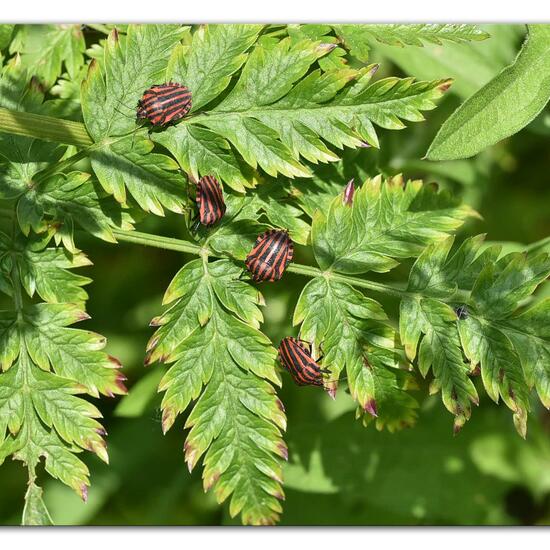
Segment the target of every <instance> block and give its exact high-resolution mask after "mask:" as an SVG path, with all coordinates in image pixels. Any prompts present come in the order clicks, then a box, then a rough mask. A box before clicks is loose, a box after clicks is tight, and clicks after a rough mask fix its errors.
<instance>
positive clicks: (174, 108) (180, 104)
mask: <svg viewBox="0 0 550 550" xmlns="http://www.w3.org/2000/svg"><path fill="white" fill-rule="evenodd" d="M155 108H158V109H162V111H163V112H164V113H165V114H166V115H167V116H168V115H171V114H172V113H177V112H178V111H184V112H186V110H187V111H188V110H189V109H190V108H191V101H189V100H182V99H180V98H176V99H172V100H171V101H165V102H164V101H162V102H161V101H159V102H158V103H157V104H156V105H155Z"/></svg>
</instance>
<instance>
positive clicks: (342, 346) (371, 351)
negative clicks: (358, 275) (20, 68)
mask: <svg viewBox="0 0 550 550" xmlns="http://www.w3.org/2000/svg"><path fill="white" fill-rule="evenodd" d="M386 319H387V317H386V314H385V313H384V311H383V310H382V307H381V306H380V304H379V303H378V302H375V301H374V300H372V299H370V298H367V297H365V296H364V295H363V294H361V292H359V291H358V290H355V289H354V288H352V287H351V286H350V285H348V284H345V283H339V282H336V281H332V280H331V279H330V278H328V279H325V278H321V277H317V278H315V279H313V280H312V281H310V282H309V283H308V284H307V285H306V286H305V288H304V290H303V291H302V294H301V295H300V299H299V300H298V303H297V305H296V309H295V311H294V321H293V322H294V324H295V325H296V324H300V323H301V324H302V326H301V327H300V337H301V338H302V339H304V340H306V341H307V342H311V343H312V344H314V349H317V350H321V351H322V354H323V359H322V364H323V366H324V367H325V368H328V369H329V370H330V372H331V376H330V381H329V382H326V386H327V388H330V387H333V386H334V382H335V381H336V380H338V378H339V377H340V373H341V372H343V371H345V373H346V375H347V380H348V384H349V389H350V393H351V396H352V397H353V399H355V400H356V401H358V402H359V405H360V406H361V407H362V408H363V409H364V410H365V411H368V412H369V413H370V414H371V415H373V416H375V415H377V414H378V415H380V417H379V420H377V426H378V427H380V428H381V427H383V426H384V425H385V424H388V425H389V426H390V427H391V429H396V428H397V427H404V426H405V425H410V424H411V423H413V422H414V418H415V413H414V409H415V408H416V402H415V400H414V399H412V398H411V397H410V396H408V395H403V396H402V395H401V394H402V387H400V386H399V384H398V380H397V378H396V376H397V375H395V374H394V373H393V372H392V370H393V369H395V368H398V367H399V365H400V363H401V357H400V353H399V350H398V348H397V343H396V335H395V332H394V331H393V329H392V328H391V327H390V326H389V325H388V324H387V323H386V322H385V321H386ZM388 394H392V395H393V396H394V397H395V399H396V401H400V403H401V404H402V405H404V406H403V408H402V409H401V410H400V411H399V414H398V415H397V418H396V414H395V412H396V409H395V408H394V409H393V410H392V409H391V406H390V405H389V404H388V401H387V400H388ZM379 400H380V405H381V406H380V408H379V407H378V401H379Z"/></svg>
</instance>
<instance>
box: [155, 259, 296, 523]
mask: <svg viewBox="0 0 550 550" xmlns="http://www.w3.org/2000/svg"><path fill="white" fill-rule="evenodd" d="M240 274H241V269H240V268H238V267H236V266H235V265H233V264H232V263H231V262H230V261H227V260H220V261H217V262H214V263H211V264H210V263H206V262H205V261H204V260H202V259H199V260H195V261H193V262H190V263H189V264H187V265H185V266H184V267H183V268H182V269H181V271H180V272H179V273H178V274H177V275H176V277H175V278H174V280H173V281H172V283H171V284H170V286H169V287H168V289H167V291H166V295H165V299H164V301H165V303H172V305H171V307H170V308H169V309H168V310H167V311H166V312H165V313H164V314H163V315H162V316H160V317H158V318H156V319H154V320H153V321H152V324H153V325H154V326H160V328H159V329H158V330H157V331H156V332H155V334H154V335H153V337H152V338H151V340H150V342H149V345H148V348H147V349H148V352H147V359H146V363H149V362H152V361H155V360H157V359H159V360H161V361H163V362H167V363H172V364H171V366H170V368H169V370H168V372H167V373H166V374H165V375H164V377H163V378H162V380H161V382H160V386H159V390H160V391H163V392H165V394H164V397H163V401H162V410H163V418H162V425H163V430H164V431H165V432H166V431H167V430H168V429H169V428H170V427H171V426H172V424H173V423H174V421H175V419H176V417H177V416H178V415H179V414H181V413H183V412H184V411H185V410H186V409H187V407H188V406H189V405H190V403H191V402H192V401H194V405H193V408H192V411H191V413H190V415H189V416H188V418H187V421H186V424H185V427H186V428H190V431H189V434H188V436H187V440H186V442H185V447H184V448H185V460H186V462H187V465H188V467H189V469H190V470H191V469H192V468H193V467H194V466H195V465H196V464H197V462H198V461H199V460H200V458H201V457H202V456H204V458H203V465H204V471H203V485H204V488H205V490H209V489H211V488H214V492H215V494H216V498H217V500H218V502H220V503H221V502H223V501H224V500H226V499H227V498H228V497H231V499H230V505H229V512H230V514H231V516H235V515H237V514H238V513H241V515H242V520H243V522H244V523H246V524H271V523H274V522H275V521H276V520H277V519H278V517H279V513H280V512H281V507H280V504H279V502H278V499H282V498H283V492H282V488H281V482H282V478H281V457H285V458H286V446H285V444H284V442H283V440H282V438H281V430H284V429H285V427H286V419H285V416H284V413H283V410H284V409H283V406H282V403H281V402H280V401H279V400H278V399H277V397H276V395H275V390H274V388H273V386H272V385H271V384H270V381H271V382H274V383H277V384H278V383H280V380H279V377H278V374H277V372H276V370H275V357H276V351H275V349H273V347H272V346H271V344H270V341H269V339H268V338H267V337H266V336H264V335H263V334H262V333H261V332H260V331H259V330H258V329H257V328H256V327H257V326H259V322H260V321H261V319H262V316H261V313H260V311H259V309H258V307H257V304H258V303H260V302H261V297H260V295H259V293H258V292H257V291H256V290H255V289H254V288H253V287H252V286H250V285H249V284H247V283H245V282H243V281H240V280H239V276H240Z"/></svg>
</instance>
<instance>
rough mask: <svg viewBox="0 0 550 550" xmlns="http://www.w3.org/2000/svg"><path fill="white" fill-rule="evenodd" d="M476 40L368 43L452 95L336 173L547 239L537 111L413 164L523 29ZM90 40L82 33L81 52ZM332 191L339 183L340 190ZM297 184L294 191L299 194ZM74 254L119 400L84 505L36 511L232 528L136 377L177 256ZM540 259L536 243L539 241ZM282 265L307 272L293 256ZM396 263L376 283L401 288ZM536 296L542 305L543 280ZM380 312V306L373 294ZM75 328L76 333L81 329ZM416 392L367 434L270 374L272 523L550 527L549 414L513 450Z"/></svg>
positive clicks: (3, 507)
mask: <svg viewBox="0 0 550 550" xmlns="http://www.w3.org/2000/svg"><path fill="white" fill-rule="evenodd" d="M486 28H487V29H488V30H489V32H490V33H491V35H492V37H491V39H489V40H487V41H485V42H482V43H477V44H472V45H445V46H444V47H440V46H427V47H425V48H423V49H421V48H404V49H400V48H395V47H390V46H377V47H375V48H374V49H373V51H372V61H376V62H382V68H381V70H380V75H381V76H386V75H398V76H402V75H414V76H417V77H419V78H442V77H448V76H453V77H455V78H456V82H455V84H454V86H453V87H452V89H451V90H452V93H449V94H447V96H446V97H445V99H444V100H443V101H442V102H441V104H440V106H439V107H438V108H437V109H436V110H434V111H432V112H430V113H428V115H427V122H424V123H419V124H413V125H410V126H409V127H408V128H407V129H405V130H403V131H401V132H387V131H381V132H380V142H381V149H380V151H375V150H371V149H367V150H360V151H359V152H350V153H346V159H345V161H344V162H345V163H347V165H346V164H345V165H346V166H347V168H346V169H345V170H344V173H347V172H348V171H350V172H353V173H356V172H359V173H360V174H363V175H365V174H369V175H374V174H376V173H378V172H382V173H386V174H395V173H399V172H403V173H404V174H405V176H406V177H421V178H423V179H424V180H426V181H436V182H438V183H439V184H440V185H441V186H443V187H447V188H449V189H451V190H452V191H453V192H455V193H458V194H460V195H461V196H463V197H464V200H465V201H466V202H468V203H469V204H470V205H471V206H473V207H474V208H476V209H477V210H478V211H479V212H480V213H481V215H482V216H483V220H473V221H471V222H469V223H468V224H467V225H466V226H465V227H464V228H463V230H462V232H461V234H460V235H461V237H465V236H467V235H470V234H475V233H480V232H482V233H487V235H488V237H487V238H488V240H490V241H498V242H502V243H503V244H504V246H505V248H506V249H507V250H514V249H521V248H522V247H524V246H525V245H527V244H531V243H535V242H537V241H540V240H543V239H544V238H546V237H547V236H548V235H550V109H548V107H547V109H546V110H545V111H544V112H543V113H542V114H541V115H540V116H539V117H538V118H537V119H536V120H535V121H534V122H533V123H531V124H530V125H529V126H528V127H527V128H526V129H524V130H522V131H521V132H520V133H518V134H516V135H515V136H513V137H512V138H510V139H508V140H506V141H504V142H502V143H499V144H498V145H496V146H494V147H492V148H490V149H488V150H486V151H484V152H483V153H482V154H480V155H478V156H477V157H476V158H474V159H470V160H465V161H453V162H441V163H430V162H427V161H422V160H420V159H421V158H422V156H423V155H424V154H425V152H426V150H427V148H428V145H429V143H430V142H431V140H432V139H433V137H434V135H435V134H436V132H437V130H438V128H439V127H440V125H441V124H442V122H443V121H444V120H445V119H446V118H447V117H448V116H449V115H450V114H451V113H452V112H453V110H454V109H455V108H456V107H457V106H458V105H459V104H460V102H461V101H462V100H463V99H465V98H466V97H468V96H469V95H471V93H473V92H474V91H475V90H476V89H478V88H479V87H480V86H482V85H483V84H484V83H486V82H487V81H488V80H489V79H490V78H492V76H494V75H495V74H496V73H497V72H498V71H499V70H500V69H501V68H502V67H503V66H504V65H505V64H506V63H509V62H510V61H511V60H512V59H513V58H514V56H515V54H516V52H517V51H518V49H519V47H520V44H521V40H522V38H523V36H524V34H525V28H524V27H523V26H521V25H499V26H494V25H492V26H491V25H490V26H486ZM94 38H95V37H93V36H87V40H89V41H91V42H93V40H94ZM344 182H345V179H343V181H342V183H344ZM306 186H307V183H303V184H301V185H300V188H301V189H303V188H304V187H306ZM138 229H140V230H143V231H150V232H154V233H158V234H164V235H168V236H173V237H182V238H186V237H187V233H186V230H185V229H184V227H183V223H182V221H181V218H178V217H177V216H175V215H170V216H167V217H166V218H165V219H160V218H155V217H153V216H149V217H148V219H147V220H145V221H144V222H142V223H141V224H140V225H138ZM78 245H79V246H80V247H81V248H82V249H83V250H84V251H86V253H87V254H88V256H89V257H90V259H91V260H92V261H93V263H94V265H93V266H91V267H89V268H85V269H81V270H79V273H81V274H83V275H87V276H89V277H92V278H93V283H92V284H91V285H90V286H89V287H87V290H88V292H89V294H90V301H89V303H88V310H89V313H90V315H91V316H92V320H91V321H88V322H87V323H86V328H89V329H91V330H97V331H99V332H101V333H102V334H104V335H105V336H107V338H108V348H107V349H108V351H109V353H111V354H112V355H115V356H116V357H118V358H119V359H120V360H121V361H122V363H123V365H124V367H125V369H124V372H125V374H126V376H127V377H128V387H129V388H130V393H129V396H127V397H125V398H123V399H103V400H102V401H101V402H100V404H99V406H100V408H101V410H102V412H103V414H104V417H105V422H104V425H105V426H106V427H107V429H108V432H109V436H108V445H109V454H110V458H111V464H110V466H106V465H105V464H103V463H101V462H100V461H99V460H98V459H97V458H96V457H95V456H92V455H91V454H89V453H86V454H85V455H82V458H83V460H84V461H85V462H86V463H87V464H88V466H89V467H90V470H91V481H92V487H91V489H90V492H89V501H88V503H87V504H84V503H83V502H81V500H80V499H79V498H78V497H77V496H76V495H75V494H74V493H73V492H72V491H71V490H70V489H69V488H67V487H65V486H63V485H62V484H61V483H59V482H56V481H54V480H51V479H48V478H47V476H41V478H40V479H39V482H40V481H41V482H43V486H44V498H45V502H46V504H47V506H48V508H49V510H50V512H51V515H52V517H53V519H54V521H55V522H56V523H58V524H91V525H121V524H128V525H171V524H177V525H196V524H200V525H218V524H234V523H237V522H238V520H237V519H236V520H231V519H230V517H229V515H228V513H227V507H226V506H222V507H219V506H218V505H217V504H216V502H215V499H214V496H213V495H211V494H205V493H204V492H203V489H202V484H201V479H200V468H197V470H196V471H194V472H193V473H192V474H189V472H188V471H187V468H186V466H185V463H184V461H183V451H182V448H183V441H184V431H183V425H184V421H185V419H184V418H179V419H178V421H177V422H176V425H175V426H174V427H173V428H172V429H171V430H170V431H169V432H168V434H167V435H166V436H163V435H162V432H161V426H160V414H159V404H160V397H159V396H157V394H156V385H157V383H158V381H159V380H160V377H161V376H162V373H163V372H164V367H162V366H159V365H153V366H151V367H148V368H144V367H143V355H144V351H143V350H144V349H145V345H146V342H147V340H148V338H149V337H150V335H151V333H152V329H150V328H149V327H148V323H149V321H150V319H151V318H152V317H154V316H155V315H158V313H159V312H160V310H161V298H162V294H163V292H164V290H165V289H166V287H167V285H168V283H169V281H170V280H171V278H172V277H173V275H174V274H175V273H176V272H177V270H178V269H179V268H180V267H181V266H182V265H183V264H184V263H185V262H186V261H187V260H188V259H190V258H188V257H186V256H185V255H182V254H179V253H175V252H170V251H164V250H158V249H153V248H142V247H138V246H136V245H131V244H124V243H121V244H119V245H106V244H105V243H103V242H99V241H94V240H92V239H91V238H88V237H87V236H85V235H81V239H80V240H79V241H78ZM541 246H545V245H544V242H543V243H541ZM297 261H300V262H304V263H307V262H311V261H312V258H311V256H310V253H309V251H308V250H307V249H305V248H300V249H299V250H298V252H297ZM409 265H410V264H406V263H405V264H404V265H403V266H401V267H400V268H398V269H396V270H394V271H392V273H391V274H389V275H385V276H383V279H384V280H386V281H388V277H389V278H390V279H391V280H395V281H398V282H402V281H404V280H405V278H406V273H407V269H408V266H409ZM304 284H305V279H304V278H303V277H301V276H298V275H294V274H291V273H287V274H286V275H285V280H284V283H283V284H273V285H267V284H264V285H262V287H261V290H262V292H263V294H264V296H265V299H266V303H267V305H266V307H265V309H264V315H265V324H264V330H265V332H266V333H267V334H268V336H270V337H271V338H272V339H273V341H274V342H275V344H278V342H279V340H280V338H282V337H283V336H285V335H295V334H296V330H295V329H294V328H293V327H292V326H291V316H292V311H293V308H294V305H295V303H296V300H297V298H298V295H299V293H300V291H301V289H302V288H303V285H304ZM538 295H539V296H541V295H550V284H549V283H548V282H547V283H546V284H544V285H542V287H541V288H540V289H539V292H538ZM373 297H374V298H376V299H378V300H380V301H381V302H382V304H383V305H384V307H385V308H386V311H387V312H388V314H389V315H390V317H391V316H392V314H393V316H394V317H393V318H394V319H395V312H396V311H397V305H398V304H397V302H396V301H394V300H393V299H391V298H384V297H382V296H378V295H373ZM82 326H83V327H84V325H82ZM428 383H429V381H422V385H421V387H420V388H419V390H418V391H417V392H415V394H416V395H415V396H416V397H417V399H418V400H419V401H420V403H421V409H420V415H419V420H418V423H417V426H416V427H415V428H413V429H408V430H405V431H401V432H398V433H394V434H390V433H387V432H377V431H376V430H375V428H374V426H369V427H368V428H364V427H362V425H361V424H360V422H357V421H355V420H354V405H353V403H352V402H351V399H350V398H349V396H348V395H347V394H346V393H345V392H344V391H341V392H339V394H338V396H337V399H336V400H335V401H334V402H333V401H331V400H330V399H329V398H328V397H327V395H326V394H325V393H324V392H322V391H320V390H319V388H307V387H306V388H303V387H297V386H294V385H293V384H292V382H291V380H290V378H289V377H288V376H284V386H283V388H282V390H281V398H282V400H283V402H284V404H285V407H286V410H287V414H288V432H287V435H286V440H287V442H288V445H289V463H288V465H287V467H286V471H285V492H286V502H285V503H284V513H283V516H282V521H281V524H282V525H326V524H336V525H353V524H361V525H375V524H381V525H401V524H405V525H410V524H413V525H434V524H435V525H487V524H513V525H515V524H520V525H522V524H550V414H549V413H548V412H547V411H546V410H544V409H542V408H541V406H540V404H538V403H535V401H533V409H534V411H535V414H534V415H533V417H532V419H531V420H530V421H529V431H528V437H527V440H526V441H523V440H522V439H521V438H520V437H519V436H518V435H517V434H516V432H515V430H514V427H513V424H512V418H511V413H510V411H509V410H508V409H506V407H504V406H501V407H498V406H496V405H495V404H494V403H492V402H491V401H490V400H489V399H488V398H487V397H486V396H485V395H484V392H480V395H481V396H483V397H482V401H481V403H480V406H479V408H476V410H474V411H473V415H472V419H471V421H469V422H468V423H467V424H466V425H465V427H464V428H463V430H462V432H460V434H458V435H457V436H453V433H452V416H451V415H450V414H449V413H448V412H447V411H446V410H445V409H444V407H443V405H442V403H441V401H440V397H439V396H433V397H428V396H427V393H428V392H427V386H428ZM25 484H26V471H25V469H24V467H23V466H22V465H21V463H19V462H13V461H11V460H8V461H6V463H5V464H4V465H3V466H2V467H0V524H19V523H20V519H21V510H22V507H23V494H24V490H25Z"/></svg>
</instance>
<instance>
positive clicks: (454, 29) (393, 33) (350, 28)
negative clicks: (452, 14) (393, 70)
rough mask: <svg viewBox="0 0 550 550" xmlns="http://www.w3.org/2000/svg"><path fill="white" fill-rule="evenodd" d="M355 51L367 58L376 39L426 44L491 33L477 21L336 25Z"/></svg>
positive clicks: (416, 44)
mask: <svg viewBox="0 0 550 550" xmlns="http://www.w3.org/2000/svg"><path fill="white" fill-rule="evenodd" d="M333 27H334V28H335V30H336V33H337V34H338V36H339V37H340V38H341V39H342V40H343V42H344V45H345V46H346V48H348V49H349V50H350V52H351V54H352V55H354V56H355V57H357V58H358V59H359V60H360V61H365V62H366V61H368V58H369V45H368V44H369V42H370V41H373V40H377V41H378V42H382V43H383V44H389V45H390V46H400V47H404V46H423V45H424V43H425V42H427V43H429V44H442V43H443V42H444V41H449V42H458V43H460V42H468V41H472V40H475V41H478V40H485V39H486V38H488V37H489V35H488V34H487V33H486V32H484V31H483V30H481V29H479V28H478V27H476V26H475V25H455V24H410V23H408V24H390V25H380V24H378V25H333Z"/></svg>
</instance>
